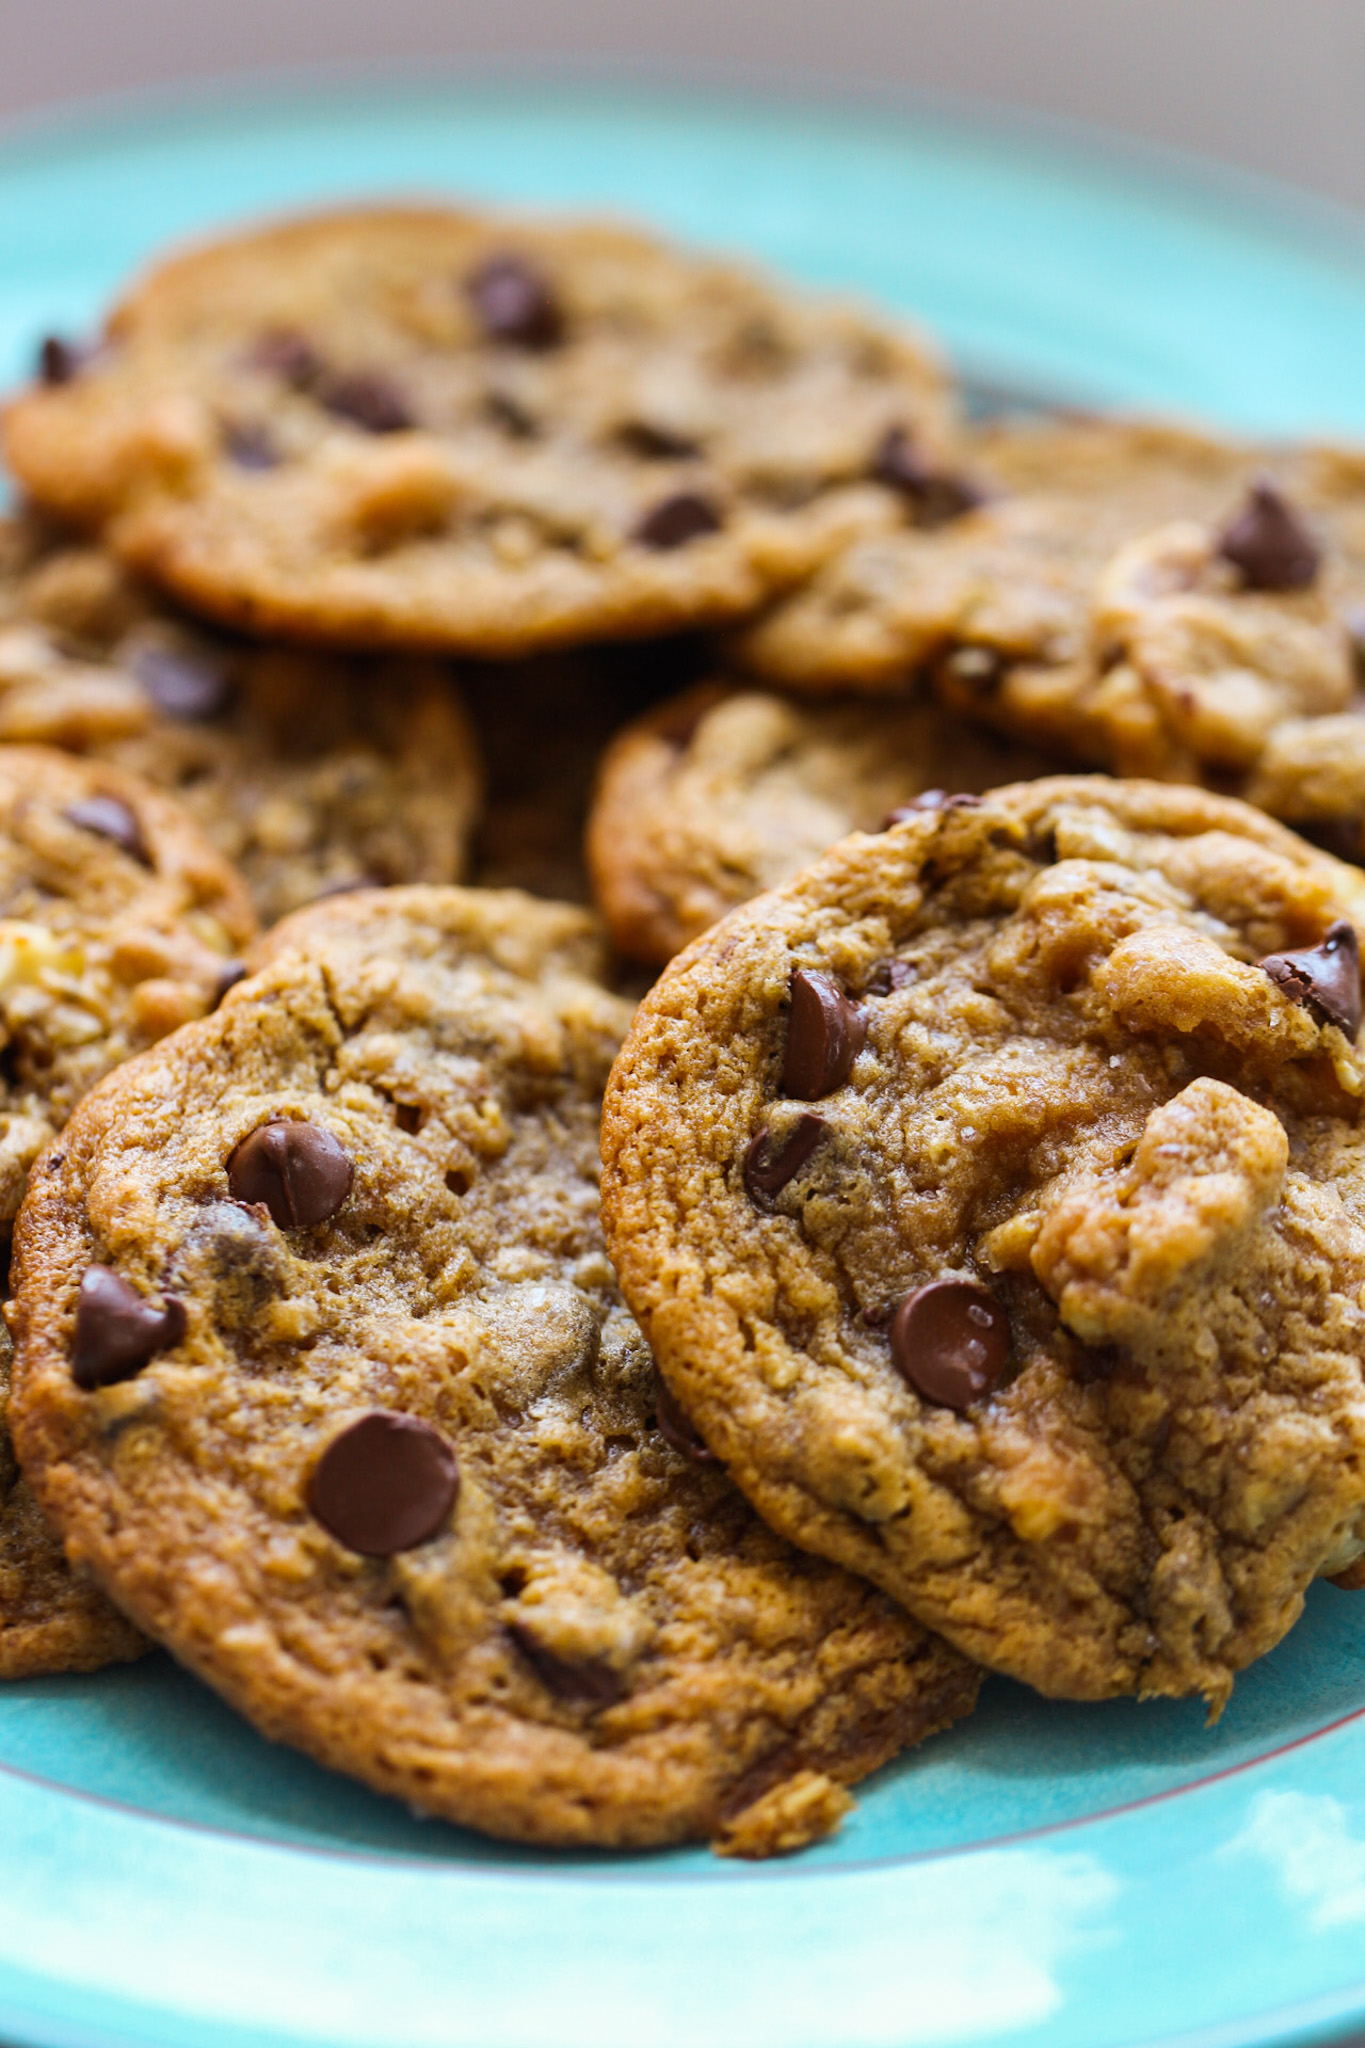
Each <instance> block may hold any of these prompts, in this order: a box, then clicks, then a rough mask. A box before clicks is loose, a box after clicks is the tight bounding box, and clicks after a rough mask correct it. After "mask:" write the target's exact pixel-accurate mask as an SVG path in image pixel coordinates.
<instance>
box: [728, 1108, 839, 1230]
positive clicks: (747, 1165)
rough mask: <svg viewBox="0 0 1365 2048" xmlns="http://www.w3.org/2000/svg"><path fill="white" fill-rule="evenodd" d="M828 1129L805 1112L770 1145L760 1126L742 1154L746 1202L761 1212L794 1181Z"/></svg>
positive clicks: (810, 1112) (818, 1118) (770, 1139)
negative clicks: (785, 1133) (775, 1143)
mask: <svg viewBox="0 0 1365 2048" xmlns="http://www.w3.org/2000/svg"><path fill="white" fill-rule="evenodd" d="M828 1129H829V1125H828V1124H827V1123H826V1122H825V1119H824V1118H823V1117H822V1116H816V1115H815V1113H814V1111H813V1110H807V1111H806V1113H805V1114H804V1115H803V1116H799V1117H798V1118H797V1119H796V1122H795V1123H794V1124H793V1125H792V1127H791V1129H790V1130H789V1131H788V1133H787V1135H786V1137H785V1138H783V1139H782V1140H781V1141H780V1143H778V1144H777V1145H776V1146H774V1144H773V1135H772V1132H771V1131H770V1130H769V1129H768V1126H767V1125H766V1124H764V1126H763V1128H762V1130H761V1131H759V1133H758V1135H757V1136H756V1137H755V1138H754V1139H752V1140H751V1142H750V1144H749V1148H748V1150H747V1151H746V1152H745V1154H744V1185H745V1187H746V1188H747V1189H748V1191H749V1199H750V1201H751V1202H753V1203H754V1204H755V1205H756V1206H757V1207H758V1208H760V1209H761V1208H763V1207H764V1206H765V1205H766V1204H767V1203H768V1202H769V1201H770V1200H771V1199H772V1197H773V1196H774V1195H780V1194H781V1192H782V1190H783V1188H784V1187H786V1185H787V1182H788V1181H789V1180H795V1178H796V1176H797V1174H798V1173H800V1171H801V1168H802V1167H803V1166H804V1165H805V1163H806V1161H807V1160H808V1159H809V1158H810V1155H811V1153H812V1152H813V1151H814V1150H815V1148H816V1146H817V1145H818V1144H819V1142H820V1140H821V1138H823V1137H824V1135H825V1132H826V1131H827V1130H828Z"/></svg>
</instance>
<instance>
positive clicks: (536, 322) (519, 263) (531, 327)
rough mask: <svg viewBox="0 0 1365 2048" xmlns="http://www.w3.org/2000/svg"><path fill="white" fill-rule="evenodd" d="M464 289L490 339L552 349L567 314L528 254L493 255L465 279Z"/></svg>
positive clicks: (486, 336) (560, 332)
mask: <svg viewBox="0 0 1365 2048" xmlns="http://www.w3.org/2000/svg"><path fill="white" fill-rule="evenodd" d="M464 288H465V291H466V293H467V294H468V296H469V302H470V304H471V305H472V306H473V308H474V311H475V313H476V314H477V315H478V320H479V325H480V326H481V327H482V329H483V331H484V335H485V338H486V339H487V340H489V341H500V342H508V343H510V344H511V345H512V346H513V347H515V348H553V347H554V345H555V343H556V342H557V341H560V340H561V339H562V338H563V334H564V316H563V314H562V312H561V311H560V308H559V305H558V303H557V301H556V299H555V295H554V292H553V290H552V289H551V286H550V282H549V279H548V278H547V277H545V276H544V274H543V273H542V272H541V271H540V270H539V269H537V267H536V265H535V264H534V263H531V262H529V261H528V260H527V258H526V257H525V256H513V255H506V256H490V257H488V258H487V260H486V261H485V262H483V263H481V264H480V265H479V267H478V269H477V270H473V271H471V272H470V274H469V276H468V277H467V278H466V279H465V287H464Z"/></svg>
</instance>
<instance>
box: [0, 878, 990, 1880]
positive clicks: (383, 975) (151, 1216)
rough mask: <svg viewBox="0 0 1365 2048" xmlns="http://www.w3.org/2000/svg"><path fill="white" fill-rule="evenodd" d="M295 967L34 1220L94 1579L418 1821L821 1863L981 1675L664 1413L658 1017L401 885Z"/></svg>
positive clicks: (35, 1421) (287, 946)
mask: <svg viewBox="0 0 1365 2048" xmlns="http://www.w3.org/2000/svg"><path fill="white" fill-rule="evenodd" d="M260 957H261V960H262V963H263V964H262V965H261V968H260V971H259V972H258V973H257V975H256V976H255V977H254V978H253V979H252V980H251V981H250V982H247V983H244V984H243V985H242V986H241V987H239V988H238V989H235V990H234V991H233V992H232V994H231V995H230V996H229V997H228V998H227V1000H226V1001H225V1002H224V1004H223V1006H222V1008H221V1009H220V1010H219V1011H218V1012H217V1013H216V1015H215V1016H214V1017H212V1018H210V1019H207V1020H205V1022H204V1023H203V1024H201V1025H197V1026H195V1027H193V1028H192V1029H190V1030H188V1031H184V1032H182V1033H180V1034H179V1036H178V1037H177V1038H176V1039H175V1041H174V1042H173V1043H168V1044H166V1045H164V1046H161V1047H158V1048H156V1049H155V1050H154V1051H152V1052H151V1053H149V1054H148V1055H147V1056H146V1057H145V1058H143V1059H141V1060H139V1061H137V1062H135V1063H134V1064H132V1065H130V1066H129V1067H127V1068H125V1069H124V1070H123V1072H122V1073H121V1074H119V1075H118V1076H116V1077H111V1080H110V1082H109V1083H107V1084H106V1085H105V1086H104V1087H103V1088H101V1089H99V1090H97V1091H96V1092H95V1093H94V1094H93V1095H92V1096H90V1097H89V1098H88V1099H87V1101H86V1102H85V1104H84V1105H83V1106H82V1108H81V1109H80V1110H79V1111H78V1113H77V1115H76V1116H75V1117H74V1118H73V1119H72V1122H71V1123H70V1125H69V1126H68V1128H67V1131H66V1134H65V1136H64V1139H63V1142H62V1145H61V1148H60V1150H59V1151H58V1152H57V1153H54V1154H52V1155H50V1157H49V1164H48V1170H47V1171H46V1172H45V1173H44V1174H42V1175H41V1176H40V1177H39V1179H38V1184H37V1185H36V1186H35V1188H34V1191H33V1194H32V1196H31V1197H30V1200H29V1203H28V1204H27V1205H26V1208H25V1212H24V1216H23V1219H22V1222H21V1225H20V1232H19V1238H18V1243H17V1249H16V1273H17V1295H18V1314H17V1318H16V1327H17V1332H18V1356H17V1366H16V1396H15V1420H16V1437H17V1440H18V1442H19V1445H20V1449H21V1453H22V1455H23V1458H24V1461H25V1468H26V1470H27V1471H28V1472H29V1473H30V1475H31V1477H32V1479H33V1483H34V1485H35V1487H36V1489H37V1491H38V1493H39V1496H40V1498H41V1500H42V1502H43V1505H44V1507H45V1508H46V1509H48V1510H49V1511H50V1512H51V1514H52V1515H53V1517H54V1518H55V1520H56V1521H57V1522H58V1523H59V1525H60V1526H61V1527H62V1529H63V1530H64V1532H65V1534H66V1537H67V1540H68V1543H69V1544H70V1546H71V1548H72V1551H73V1554H75V1555H78V1556H79V1557H80V1558H81V1559H82V1560H83V1561H84V1562H85V1563H87V1564H88V1566H89V1568H90V1569H91V1570H92V1571H93V1572H94V1574H95V1575H96V1577H97V1578H98V1579H99V1581H100V1582H101V1583H102V1584H103V1585H104V1586H106V1587H107V1588H108V1589H109V1590H110V1591H111V1592H113V1593H114V1594H115V1595H116V1597H117V1598H118V1599H119V1601H120V1602H121V1603H122V1604H123V1605H124V1606H125V1607H126V1609H127V1611H128V1612H129V1613H130V1614H131V1615H132V1616H133V1617H134V1618H135V1619H136V1620H138V1621H139V1622H140V1623H141V1624H142V1625H143V1626H144V1627H146V1628H147V1629H148V1630H149V1631H150V1632H151V1633H152V1634H153V1635H155V1636H156V1637H157V1638H158V1639H159V1640H161V1641H162V1642H164V1643H165V1644H167V1645H168V1646H169V1647H170V1648H171V1649H172V1650H174V1651H175V1653H176V1654H177V1656H179V1657H180V1658H182V1659H183V1660H184V1661H185V1662H186V1663H187V1664H188V1665H189V1666H190V1667H191V1668H192V1669H193V1670H195V1671H196V1672H198V1673H199V1674H200V1675H201V1676H202V1677H204V1678H206V1679H207V1680H208V1681H209V1682H210V1683H211V1684H213V1685H214V1686H215V1687H217V1689H218V1690H219V1691H220V1692H222V1693H223V1694H224V1695H225V1697H226V1698H227V1699H229V1700H230V1701H231V1702H232V1703H233V1704H234V1705H236V1706H237V1707H239V1708H240V1709H241V1710H242V1711H243V1712H245V1713H246V1714H247V1715H248V1716H249V1717H250V1718H251V1719H252V1720H253V1721H254V1722H255V1723H256V1725H257V1726H258V1727H260V1728H261V1729H263V1730H264V1731H265V1732H266V1733H267V1734H268V1735H270V1736H272V1737H279V1738H282V1739H284V1740H287V1741H290V1742H293V1743H296V1744H297V1745H299V1746H300V1747H302V1748H304V1749H306V1750H307V1751H309V1752H310V1753H311V1754H312V1755H313V1756H315V1757H317V1758H319V1759H321V1760H322V1761H323V1762H326V1763H330V1764H333V1765H336V1766H338V1767H339V1768H341V1769H343V1770H346V1771H349V1772H351V1773H353V1774H354V1775H356V1776H358V1777H360V1778H362V1779H364V1780H365V1781H366V1782H367V1783H369V1784H370V1785H372V1786H374V1787H376V1788H377V1789H379V1790H382V1791H386V1792H391V1793H395V1794H397V1795H399V1796H400V1797H402V1798H403V1799H405V1800H407V1801H408V1802H410V1803H411V1804H413V1805H415V1806H417V1807H418V1808H420V1809H421V1810H422V1811H424V1812H430V1813H437V1814H442V1815H445V1816H446V1817H448V1818H451V1819H454V1820H459V1821H463V1822H466V1823H469V1824H471V1825H474V1826H478V1827H481V1828H485V1829H487V1830H489V1831H491V1832H493V1833H495V1834H500V1835H507V1836H511V1837H515V1838H518V1839H523V1840H529V1841H541V1842H562V1843H603V1844H616V1845H626V1844H639V1845H645V1844H651V1843H661V1842H668V1841H675V1840H681V1839H686V1838H689V1837H693V1836H706V1835H708V1834H711V1835H716V1834H719V1835H721V1836H722V1838H723V1841H724V1844H725V1845H726V1846H728V1847H732V1848H734V1849H736V1850H738V1851H740V1852H741V1853H764V1852H767V1851H770V1850H772V1849H775V1848H781V1847H790V1846H796V1844H797V1843H798V1842H799V1841H800V1840H801V1839H807V1838H809V1837H810V1836H811V1835H813V1834H816V1833H819V1832H822V1831H823V1830H824V1829H826V1828H827V1827H828V1826H830V1825H831V1824H832V1823H833V1822H834V1821H835V1820H837V1818H838V1815H839V1813H840V1811H841V1810H842V1808H843V1806H844V1805H845V1804H846V1803H847V1801H846V1797H845V1795H844V1794H843V1793H842V1791H841V1789H840V1788H841V1787H842V1786H843V1785H844V1784H845V1783H848V1782H851V1781H853V1780H855V1779H857V1778H859V1777H860V1776H862V1775H863V1774H864V1773H865V1772H866V1771H868V1770H870V1769H872V1768H873V1767H874V1766H875V1765H876V1764H878V1763H880V1762H882V1761H883V1760H885V1759H886V1758H887V1757H889V1756H891V1755H892V1754H894V1753H895V1752H896V1751H897V1750H898V1749H899V1748H901V1747H903V1746H904V1745H905V1744H907V1743H909V1742H913V1741H916V1740H918V1739H919V1738H920V1737H921V1736H923V1735H925V1734H927V1733H929V1732H930V1731H931V1730H932V1729H934V1728H937V1727H941V1726H943V1725H944V1724H945V1723H946V1722H947V1721H949V1720H951V1719H953V1718H954V1717H955V1716H956V1715H958V1714H961V1713H964V1712H966V1711H967V1710H968V1708H969V1707H970V1705H971V1703H972V1700H973V1697H974V1694H975V1688H976V1682H977V1674H976V1673H975V1671H974V1670H973V1668H972V1667H971V1666H970V1665H968V1664H967V1663H966V1661H965V1660H963V1659H961V1658H960V1657H959V1656H958V1655H957V1653H956V1652H954V1651H951V1650H949V1649H948V1648H947V1647H946V1646H945V1645H943V1644H941V1643H939V1642H937V1641H936V1640H935V1639H934V1638H932V1637H930V1636H928V1635H927V1634H925V1633H924V1632H923V1631H922V1630H921V1629H920V1628H919V1627H918V1626H917V1625H916V1624H914V1623H913V1622H911V1620H910V1619H909V1617H908V1616H906V1615H905V1614H904V1613H903V1612H902V1611H901V1610H900V1609H898V1608H897V1607H896V1606H895V1604H894V1603H893V1602H891V1601H889V1600H888V1599H887V1598H886V1597H885V1596H884V1595H882V1594H879V1593H877V1592H875V1591H874V1590H873V1589H872V1588H871V1587H870V1586H868V1585H866V1584H865V1583H863V1582H861V1581H857V1580H854V1579H852V1578H850V1577H848V1576H847V1575H845V1574H844V1573H842V1572H840V1571H838V1570H837V1569H835V1568H833V1567H830V1566H828V1565H825V1564H823V1563H820V1562H818V1561H816V1560H814V1559H810V1558H805V1557H802V1556H800V1555H798V1554H797V1553H795V1552H793V1551H792V1550H790V1549H789V1548H788V1547H787V1546H786V1545H785V1544H783V1543H782V1542H781V1541H780V1540H779V1539H778V1538H777V1537H775V1536H773V1535H772V1534H771V1533H770V1532H769V1531H768V1530H767V1529H766V1528H765V1527H764V1525H763V1524H762V1523H761V1522H760V1521H759V1520H758V1518H757V1517H756V1516H755V1515H754V1514H753V1513H752V1511H751V1510H750V1509H749V1507H748V1506H747V1504H746V1503H745V1502H744V1500H743V1498H742V1496H741V1495H740V1494H739V1493H738V1492H737V1490H736V1489H735V1488H734V1487H733V1486H731V1484H730V1483H729V1481H728V1480H727V1479H726V1477H725V1476H724V1474H723V1472H722V1470H721V1468H720V1467H719V1466H717V1465H716V1464H715V1463H713V1462H708V1461H707V1460H706V1457H705V1452H704V1447H703V1446H702V1445H700V1443H699V1442H698V1441H697V1440H696V1439H695V1437H694V1436H692V1435H691V1433H690V1432H689V1430H688V1428H687V1425H686V1423H685V1422H684V1421H683V1419H682V1417H681V1416H680V1415H679V1414H678V1413H676V1411H673V1410H672V1409H671V1408H670V1407H669V1405H668V1404H667V1402H666V1400H665V1399H663V1398H662V1397H661V1396H660V1395H659V1393H658V1391H657V1388H656V1381H655V1374H654V1367H653V1363H652V1360H651V1358H650V1354H649V1351H648V1349H647V1347H646V1346H645V1344H644V1343H643V1340H642V1339H641V1337H640V1334H639V1331H638V1330H637V1328H636V1326H635V1324H634V1323H633V1322H632V1320H631V1318H630V1317H629V1315H628V1314H627V1312H626V1311H625V1309H624V1307H623V1306H622V1304H621V1300H620V1297H619V1294H618V1293H617V1290H616V1287H615V1283H614V1280H613V1277H612V1272H611V1268H610V1266H609V1264H608V1262H607V1259H606V1256H605V1253H604V1250H603V1245H602V1237H601V1228H600V1223H599V1218H598V1190H597V1181H598V1172H599V1166H598V1152H597V1129H598V1113H599V1103H600V1094H601V1088H602V1084H603V1082H604V1081H605V1079H606V1075H607V1072H608V1069H609V1066H610V1063H611V1059H612V1056H613V1053H614V1052H615V1049H616V1046H617V1043H618V1041H619V1039H620V1036H621V1034H622V1032H623V1030H624V1028H625V1026H626V1023H627V1021H628V1018H629V1010H628V1007H627V1006H625V1005H624V1004H622V1003H621V1002H620V1001H619V1000H618V999H617V998H616V997H614V996H612V995H610V994H609V993H608V992H607V991H606V990H605V989H604V988H603V987H602V986H601V985H600V983H599V981H598V980H597V979H596V976H597V973H598V969H599V967H600V960H599V956H598V949H597V945H596V941H595V936H594V927H593V924H592V921H591V919H590V918H589V917H588V916H587V914H586V913H584V912H581V911H578V910H573V909H570V908H568V907H566V906H563V905H552V904H544V903H537V902H534V901H533V900H532V899H530V898H529V897H526V896H522V895H520V894H516V893H514V892H506V893H498V892H477V891H463V890H456V889H448V890H436V889H404V890H391V891H387V892H383V893H373V894H362V895H358V896H355V897H353V898H350V899H344V898H338V899H334V901H333V902H332V903H331V904H329V905H323V906H319V907H318V908H317V909H316V910H314V911H311V912H303V913H301V914H300V915H299V916H298V917H297V918H295V919H293V920H291V921H290V922H289V923H287V924H286V925H285V926H283V927H281V928H280V929H279V930H278V931H277V932H276V933H274V934H273V935H272V936H271V938H270V939H269V940H268V941H267V943H266V946H265V949H264V951H263V953H262V955H261V956H260ZM115 1190H117V1191H118V1195H117V1199H116V1200H114V1199H111V1198H112V1197H113V1196H114V1193H115Z"/></svg>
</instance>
